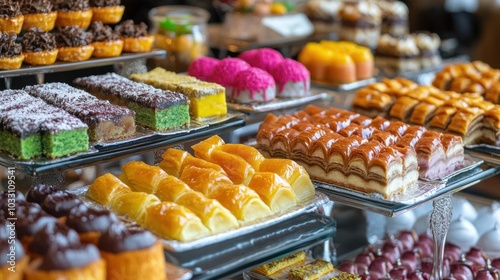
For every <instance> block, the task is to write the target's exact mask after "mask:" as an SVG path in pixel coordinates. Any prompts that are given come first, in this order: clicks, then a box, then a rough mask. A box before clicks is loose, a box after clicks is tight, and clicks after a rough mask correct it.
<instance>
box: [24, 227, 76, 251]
mask: <svg viewBox="0 0 500 280" xmlns="http://www.w3.org/2000/svg"><path fill="white" fill-rule="evenodd" d="M78 244H80V238H79V237H78V233H77V232H76V231H74V230H73V229H70V228H68V227H67V226H65V225H63V224H60V223H51V224H47V225H45V226H44V227H43V228H42V229H40V230H39V231H38V232H37V233H36V234H35V236H34V237H33V242H31V243H30V245H29V246H28V254H29V255H30V257H31V259H35V258H39V257H43V256H45V255H46V254H47V253H48V252H49V251H50V249H51V248H52V247H69V246H73V245H78Z"/></svg>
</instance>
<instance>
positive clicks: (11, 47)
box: [0, 32, 24, 70]
mask: <svg viewBox="0 0 500 280" xmlns="http://www.w3.org/2000/svg"><path fill="white" fill-rule="evenodd" d="M16 39H17V35H16V34H14V33H8V32H0V70H13V69H19V68H21V65H22V64H23V60H24V55H23V53H22V50H23V49H22V47H21V44H19V43H16Z"/></svg>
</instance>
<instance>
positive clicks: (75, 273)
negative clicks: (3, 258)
mask: <svg viewBox="0 0 500 280" xmlns="http://www.w3.org/2000/svg"><path fill="white" fill-rule="evenodd" d="M25 279H26V280H40V279H44V280H60V279H74V280H104V279H106V262H105V261H104V260H103V259H100V260H98V261H95V262H93V263H91V264H89V265H87V266H85V267H82V268H73V269H68V270H52V271H44V270H39V269H37V262H35V263H31V264H30V267H29V268H28V269H27V271H26V277H25Z"/></svg>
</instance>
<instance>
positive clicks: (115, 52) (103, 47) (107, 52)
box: [91, 40, 123, 57]
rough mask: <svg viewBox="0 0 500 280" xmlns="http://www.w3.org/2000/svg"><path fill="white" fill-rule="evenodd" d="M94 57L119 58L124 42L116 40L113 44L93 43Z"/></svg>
mask: <svg viewBox="0 0 500 280" xmlns="http://www.w3.org/2000/svg"><path fill="white" fill-rule="evenodd" d="M91 45H92V46H93V47H94V52H93V53H92V56H93V57H117V56H120V55H121V54H122V50H123V41H122V40H116V41H111V42H93V43H92V44H91Z"/></svg>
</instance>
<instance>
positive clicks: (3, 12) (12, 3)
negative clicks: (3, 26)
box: [0, 0, 21, 18]
mask: <svg viewBox="0 0 500 280" xmlns="http://www.w3.org/2000/svg"><path fill="white" fill-rule="evenodd" d="M20 8H21V1H16V0H0V17H3V18H9V17H18V16H20V15H21V9H20Z"/></svg>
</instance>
